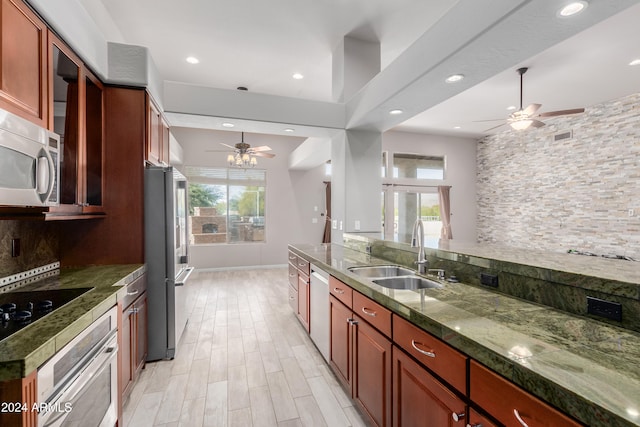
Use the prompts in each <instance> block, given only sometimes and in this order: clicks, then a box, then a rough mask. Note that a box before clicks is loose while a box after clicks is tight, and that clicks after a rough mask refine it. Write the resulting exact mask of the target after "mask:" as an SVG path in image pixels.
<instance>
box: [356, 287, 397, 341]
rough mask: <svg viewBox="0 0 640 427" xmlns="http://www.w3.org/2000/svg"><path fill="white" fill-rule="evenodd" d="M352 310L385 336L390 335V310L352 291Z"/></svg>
mask: <svg viewBox="0 0 640 427" xmlns="http://www.w3.org/2000/svg"><path fill="white" fill-rule="evenodd" d="M353 312H354V313H355V314H357V315H358V316H360V317H361V318H363V319H364V320H365V321H367V322H368V323H370V324H371V325H372V326H373V327H374V328H376V329H378V330H379V331H380V332H382V333H383V334H384V335H386V336H387V337H390V336H391V311H389V310H387V309H386V308H384V307H383V306H381V305H380V304H378V303H377V302H375V301H373V300H371V299H369V298H367V297H365V296H364V295H362V294H361V293H360V292H354V293H353Z"/></svg>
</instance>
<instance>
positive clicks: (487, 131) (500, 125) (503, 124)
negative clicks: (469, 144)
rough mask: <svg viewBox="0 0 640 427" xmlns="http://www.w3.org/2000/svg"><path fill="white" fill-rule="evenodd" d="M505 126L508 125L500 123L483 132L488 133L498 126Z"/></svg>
mask: <svg viewBox="0 0 640 427" xmlns="http://www.w3.org/2000/svg"><path fill="white" fill-rule="evenodd" d="M506 124H508V123H500V124H499V125H498V126H494V127H492V128H489V129H487V130H485V132H489V131H490V130H494V129H498V128H499V127H500V126H504V125H506Z"/></svg>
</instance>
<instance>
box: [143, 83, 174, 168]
mask: <svg viewBox="0 0 640 427" xmlns="http://www.w3.org/2000/svg"><path fill="white" fill-rule="evenodd" d="M169 139H170V132H169V124H168V123H167V121H166V120H165V119H164V118H163V117H162V112H161V111H160V108H159V107H158V105H157V104H156V103H155V101H154V100H153V99H152V98H151V96H149V95H147V139H146V143H145V146H146V160H147V161H148V162H149V163H152V164H154V165H168V164H169V163H170V159H169V156H170V151H169V149H170V146H169V144H170V142H169Z"/></svg>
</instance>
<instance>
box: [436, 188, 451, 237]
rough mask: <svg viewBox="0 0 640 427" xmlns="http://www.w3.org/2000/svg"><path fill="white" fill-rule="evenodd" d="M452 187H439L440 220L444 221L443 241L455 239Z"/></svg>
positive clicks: (441, 232) (441, 234) (441, 231)
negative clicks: (452, 226)
mask: <svg viewBox="0 0 640 427" xmlns="http://www.w3.org/2000/svg"><path fill="white" fill-rule="evenodd" d="M449 190H451V186H448V185H439V186H438V198H439V199H440V218H441V219H442V229H441V230H440V238H441V239H453V233H452V232H451V199H450V197H449Z"/></svg>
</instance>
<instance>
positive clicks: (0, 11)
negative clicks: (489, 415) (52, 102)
mask: <svg viewBox="0 0 640 427" xmlns="http://www.w3.org/2000/svg"><path fill="white" fill-rule="evenodd" d="M0 18H1V21H0V64H1V67H0V107H1V108H4V109H6V110H8V111H10V112H12V113H14V114H16V115H18V116H21V117H23V118H25V119H27V120H30V121H32V122H34V123H36V124H38V125H40V126H42V127H47V120H48V115H47V104H48V103H47V90H46V88H47V27H46V26H45V24H44V23H43V22H42V21H41V20H40V19H38V17H37V16H36V15H35V14H34V13H33V12H31V10H30V9H29V8H28V7H27V6H26V5H25V4H24V3H23V2H22V1H20V0H1V1H0Z"/></svg>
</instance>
